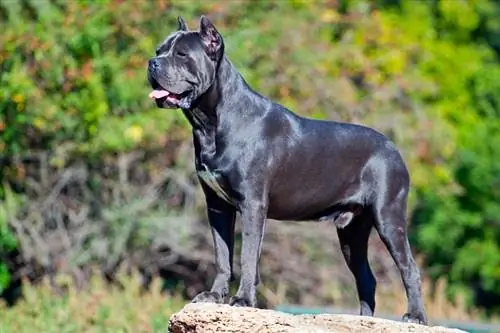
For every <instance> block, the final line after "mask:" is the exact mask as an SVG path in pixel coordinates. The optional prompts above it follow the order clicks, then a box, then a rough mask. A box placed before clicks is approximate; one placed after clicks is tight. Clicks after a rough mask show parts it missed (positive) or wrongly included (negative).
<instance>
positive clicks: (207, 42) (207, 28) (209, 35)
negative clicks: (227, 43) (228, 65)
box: [200, 15, 224, 61]
mask: <svg viewBox="0 0 500 333" xmlns="http://www.w3.org/2000/svg"><path fill="white" fill-rule="evenodd" d="M200 36H201V39H202V41H203V45H204V46H205V50H206V52H207V54H208V56H209V57H210V58H211V59H212V60H214V61H215V60H217V59H219V57H220V55H221V54H222V52H223V50H224V42H223V41H222V36H221V35H220V33H219V32H218V31H217V29H215V26H214V25H213V23H212V22H210V20H209V19H208V18H207V17H206V16H205V15H202V16H201V19H200Z"/></svg>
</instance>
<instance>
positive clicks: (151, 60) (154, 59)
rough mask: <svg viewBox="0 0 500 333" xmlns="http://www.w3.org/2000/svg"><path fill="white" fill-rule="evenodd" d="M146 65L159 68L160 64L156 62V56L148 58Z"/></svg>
mask: <svg viewBox="0 0 500 333" xmlns="http://www.w3.org/2000/svg"><path fill="white" fill-rule="evenodd" d="M148 66H149V68H151V69H157V68H159V67H160V64H159V62H158V59H156V58H152V59H149V62H148Z"/></svg>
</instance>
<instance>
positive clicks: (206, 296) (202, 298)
mask: <svg viewBox="0 0 500 333" xmlns="http://www.w3.org/2000/svg"><path fill="white" fill-rule="evenodd" d="M191 303H222V296H221V295H220V294H219V293H216V292H212V291H202V292H201V293H199V294H198V295H196V296H195V297H194V298H193V299H192V300H191Z"/></svg>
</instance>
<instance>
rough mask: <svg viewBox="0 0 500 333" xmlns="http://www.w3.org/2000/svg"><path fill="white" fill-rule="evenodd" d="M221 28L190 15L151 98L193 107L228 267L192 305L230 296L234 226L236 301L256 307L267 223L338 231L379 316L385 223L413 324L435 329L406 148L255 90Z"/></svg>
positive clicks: (198, 152) (154, 71) (199, 164)
mask: <svg viewBox="0 0 500 333" xmlns="http://www.w3.org/2000/svg"><path fill="white" fill-rule="evenodd" d="M224 50H225V45H224V40H223V38H222V36H221V34H220V33H219V32H218V31H217V29H216V28H215V26H214V25H213V24H212V22H211V21H210V20H209V19H208V18H207V17H206V16H201V18H200V22H199V29H198V31H191V30H189V28H188V26H187V24H186V22H185V21H184V19H183V18H182V17H178V28H177V30H176V31H174V32H173V33H171V34H170V35H169V36H168V37H167V38H166V39H165V40H164V41H163V42H162V43H161V44H160V46H159V47H158V48H157V49H156V55H155V56H153V57H152V58H151V59H149V61H148V70H147V74H148V81H149V84H150V85H151V87H152V89H153V90H152V92H151V93H150V95H149V97H150V98H151V99H153V100H154V101H155V102H156V105H157V106H158V107H159V108H165V109H176V108H178V109H181V110H182V112H183V113H184V115H185V116H186V118H187V119H188V121H189V123H190V125H191V127H192V135H193V145H194V155H195V156H194V157H195V166H196V171H197V175H198V179H199V182H200V184H201V187H202V189H203V192H204V195H205V199H206V205H207V216H208V220H209V224H210V227H211V232H212V236H213V241H214V248H215V264H216V271H217V274H216V276H215V279H214V281H213V285H212V287H211V289H210V290H207V291H203V292H201V293H200V294H198V295H197V296H196V297H195V298H194V299H193V300H192V302H211V303H224V302H226V301H227V297H228V293H229V282H230V281H231V280H232V279H233V244H234V225H235V218H236V215H237V214H238V216H239V219H240V221H241V226H242V247H241V277H240V281H239V288H238V291H237V293H236V294H235V295H234V296H232V297H230V299H229V304H230V305H233V306H247V307H255V306H256V287H257V286H258V284H259V283H260V276H259V258H260V254H261V248H262V239H263V236H264V230H265V225H266V220H267V219H274V220H285V221H316V222H318V221H323V222H327V224H332V225H333V226H335V228H336V230H337V233H338V238H339V241H340V246H341V251H342V253H343V256H344V258H345V261H346V263H347V266H348V267H349V269H350V271H351V272H352V274H353V276H354V278H355V280H356V287H357V292H358V298H359V303H360V315H364V316H373V313H374V310H375V287H376V280H375V277H374V275H373V273H372V271H371V269H370V265H369V263H368V259H367V247H368V245H367V243H368V238H369V235H370V232H371V230H372V228H375V229H376V230H377V232H378V234H379V235H380V237H381V239H382V241H383V242H384V244H385V246H386V247H387V249H388V251H389V252H390V254H391V256H392V258H393V259H394V261H395V263H396V265H397V267H398V268H399V271H400V274H401V278H402V281H403V283H404V287H405V291H406V296H407V299H408V311H407V313H406V314H404V315H403V321H407V322H413V323H420V324H427V319H426V314H425V311H424V306H423V299H422V293H421V281H420V274H419V270H418V267H417V265H416V263H415V260H414V258H413V256H412V253H411V249H410V244H409V241H408V237H407V222H406V208H407V196H408V192H409V188H410V177H409V172H408V170H407V167H406V165H405V162H404V160H403V158H402V156H401V154H400V153H399V152H398V150H397V148H396V147H395V145H394V143H393V142H392V141H390V140H389V139H388V138H387V137H386V136H384V135H383V134H381V133H380V132H378V131H376V130H374V129H371V128H369V127H365V126H361V125H357V124H350V123H342V122H335V121H326V120H313V119H310V118H306V117H302V116H299V115H298V114H296V113H294V112H293V111H291V110H288V109H287V108H285V107H284V106H282V105H280V104H278V103H275V102H273V101H272V100H270V99H269V98H267V97H265V96H263V95H261V94H259V93H258V92H256V91H255V90H253V89H252V88H251V87H250V86H249V85H248V84H247V83H246V81H245V80H244V78H243V77H242V76H241V75H240V74H239V72H238V71H237V70H236V68H235V67H234V66H233V65H232V63H231V62H230V60H229V59H228V58H227V57H226V55H225V52H224Z"/></svg>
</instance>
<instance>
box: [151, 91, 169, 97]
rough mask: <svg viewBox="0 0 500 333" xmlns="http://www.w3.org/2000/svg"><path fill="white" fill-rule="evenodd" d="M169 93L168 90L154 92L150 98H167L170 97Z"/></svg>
mask: <svg viewBox="0 0 500 333" xmlns="http://www.w3.org/2000/svg"><path fill="white" fill-rule="evenodd" d="M168 95H169V93H168V91H166V90H153V91H152V92H150V93H149V98H156V99H158V98H162V97H165V96H168Z"/></svg>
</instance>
